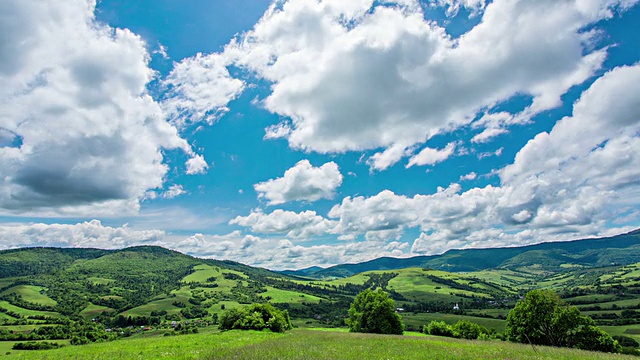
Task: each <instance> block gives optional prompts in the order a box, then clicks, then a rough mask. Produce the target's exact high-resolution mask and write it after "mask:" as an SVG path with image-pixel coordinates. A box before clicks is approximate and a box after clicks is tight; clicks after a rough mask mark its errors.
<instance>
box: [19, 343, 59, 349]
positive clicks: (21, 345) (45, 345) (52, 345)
mask: <svg viewBox="0 0 640 360" xmlns="http://www.w3.org/2000/svg"><path fill="white" fill-rule="evenodd" d="M59 347H62V345H60V344H58V343H55V342H47V341H40V342H35V341H28V342H24V343H16V344H14V345H13V347H12V348H11V349H13V350H49V349H57V348H59Z"/></svg>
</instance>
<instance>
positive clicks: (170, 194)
mask: <svg viewBox="0 0 640 360" xmlns="http://www.w3.org/2000/svg"><path fill="white" fill-rule="evenodd" d="M186 193H187V191H186V190H185V189H184V188H183V187H182V185H177V184H174V185H171V186H170V187H169V189H167V191H165V192H164V193H162V197H163V198H165V199H173V198H174V197H178V196H180V195H182V194H186Z"/></svg>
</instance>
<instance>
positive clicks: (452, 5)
mask: <svg viewBox="0 0 640 360" xmlns="http://www.w3.org/2000/svg"><path fill="white" fill-rule="evenodd" d="M429 3H430V5H431V6H438V7H444V8H445V9H446V10H445V11H446V14H447V16H449V17H454V16H456V15H457V14H458V11H460V9H462V8H466V9H468V10H469V11H470V12H471V16H475V15H478V13H480V12H481V11H482V10H483V9H484V7H485V6H486V2H485V0H431V1H429Z"/></svg>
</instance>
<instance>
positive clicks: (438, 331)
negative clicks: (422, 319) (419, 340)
mask: <svg viewBox="0 0 640 360" xmlns="http://www.w3.org/2000/svg"><path fill="white" fill-rule="evenodd" d="M423 332H424V333H425V334H429V335H434V336H447V337H453V330H452V329H451V326H449V325H448V324H447V323H445V322H444V321H435V320H432V321H431V322H430V323H429V325H428V326H425V327H424V330H423Z"/></svg>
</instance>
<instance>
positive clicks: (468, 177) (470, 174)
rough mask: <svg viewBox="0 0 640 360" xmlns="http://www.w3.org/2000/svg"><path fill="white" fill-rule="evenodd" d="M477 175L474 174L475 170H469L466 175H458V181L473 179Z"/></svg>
mask: <svg viewBox="0 0 640 360" xmlns="http://www.w3.org/2000/svg"><path fill="white" fill-rule="evenodd" d="M477 176H478V174H476V173H475V172H473V171H472V172H470V173H468V174H467V175H461V176H460V181H469V180H475V178H476V177H477Z"/></svg>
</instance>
